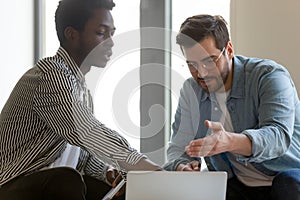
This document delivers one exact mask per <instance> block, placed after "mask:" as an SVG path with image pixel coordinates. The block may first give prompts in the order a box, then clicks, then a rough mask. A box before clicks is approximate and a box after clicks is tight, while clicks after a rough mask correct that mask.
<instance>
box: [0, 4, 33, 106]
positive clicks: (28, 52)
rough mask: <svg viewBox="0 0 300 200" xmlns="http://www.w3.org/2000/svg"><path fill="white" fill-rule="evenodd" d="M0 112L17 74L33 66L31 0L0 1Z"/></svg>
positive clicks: (18, 76) (17, 76)
mask: <svg viewBox="0 0 300 200" xmlns="http://www.w3.org/2000/svg"><path fill="white" fill-rule="evenodd" d="M0 2H1V7H0V23H1V31H0V44H1V49H0V58H1V73H0V111H1V110H2V108H3V106H4V104H5V102H6V100H7V98H8V97H9V94H10V92H11V90H12V89H13V87H14V85H15V84H16V82H17V81H18V79H19V78H20V76H21V75H22V74H23V73H24V72H25V71H26V70H27V69H29V68H31V67H32V65H33V0H9V1H4V0H0Z"/></svg>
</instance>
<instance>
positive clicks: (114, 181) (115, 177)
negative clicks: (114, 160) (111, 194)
mask: <svg viewBox="0 0 300 200" xmlns="http://www.w3.org/2000/svg"><path fill="white" fill-rule="evenodd" d="M106 180H107V181H108V182H109V183H110V184H111V187H113V188H115V187H116V186H117V185H118V183H119V182H120V181H121V180H122V176H121V174H120V173H119V171H118V170H117V169H116V168H114V167H112V166H109V167H108V169H107V170H106ZM125 188H126V187H125V185H123V187H122V188H121V189H120V190H119V191H118V192H117V193H116V195H115V197H119V196H121V195H123V194H125Z"/></svg>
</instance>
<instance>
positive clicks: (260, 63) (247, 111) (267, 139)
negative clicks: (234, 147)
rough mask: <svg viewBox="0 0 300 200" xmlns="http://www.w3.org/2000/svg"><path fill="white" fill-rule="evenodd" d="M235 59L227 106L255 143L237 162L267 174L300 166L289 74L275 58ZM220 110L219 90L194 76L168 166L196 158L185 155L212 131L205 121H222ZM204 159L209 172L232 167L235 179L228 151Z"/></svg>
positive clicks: (298, 123) (238, 128)
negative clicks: (208, 90) (214, 91)
mask: <svg viewBox="0 0 300 200" xmlns="http://www.w3.org/2000/svg"><path fill="white" fill-rule="evenodd" d="M233 62H234V67H233V70H234V73H233V83H232V88H231V91H230V94H229V96H228V97H227V99H226V105H227V109H228V112H229V113H230V116H231V120H232V125H233V128H234V131H235V132H236V133H240V134H246V135H247V136H248V137H249V138H250V140H251V141H252V155H251V156H250V157H245V156H241V155H240V156H238V161H240V162H242V163H244V164H247V162H251V164H252V165H254V167H256V168H257V169H258V170H259V171H261V172H263V173H265V174H266V175H275V174H276V173H277V172H279V171H282V170H285V169H290V168H300V105H299V99H298V96H297V91H296V88H295V85H294V83H293V81H292V80H291V77H290V74H289V73H288V71H287V70H286V69H285V68H284V67H283V66H281V65H279V64H278V63H275V62H274V61H271V60H262V59H258V58H247V57H243V56H235V57H234V58H233ZM221 112H222V111H221V109H220V108H219V106H218V103H217V101H216V99H215V96H214V94H211V95H209V94H207V93H205V92H204V91H203V90H202V89H201V87H200V86H199V85H198V84H197V83H196V82H195V81H194V80H193V79H192V78H190V79H187V80H186V81H185V83H184V85H183V87H182V89H181V92H180V98H179V104H178V107H177V110H176V114H175V121H174V123H173V125H172V130H173V133H172V137H171V141H170V142H169V147H168V149H167V157H168V163H166V164H165V166H164V167H165V169H166V170H175V169H176V167H177V166H178V164H180V163H188V162H190V161H191V160H194V159H195V158H190V157H189V156H187V155H186V154H185V152H184V148H185V146H187V145H188V144H189V142H190V141H191V140H193V139H197V138H203V137H205V136H206V135H207V134H209V130H208V129H207V127H206V126H205V125H204V121H205V120H212V121H218V120H219V118H220V116H221ZM198 159H199V158H198ZM205 161H206V164H207V167H208V169H209V170H218V171H219V170H220V171H227V173H228V177H232V175H233V173H232V170H231V166H230V163H229V161H228V159H227V156H226V152H225V153H222V154H219V155H215V156H210V157H205Z"/></svg>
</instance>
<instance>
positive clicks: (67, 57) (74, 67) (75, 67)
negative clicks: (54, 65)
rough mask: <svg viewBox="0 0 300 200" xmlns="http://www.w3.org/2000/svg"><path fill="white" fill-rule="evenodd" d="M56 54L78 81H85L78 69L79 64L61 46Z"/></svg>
mask: <svg viewBox="0 0 300 200" xmlns="http://www.w3.org/2000/svg"><path fill="white" fill-rule="evenodd" d="M56 56H58V57H60V58H62V59H63V60H64V61H65V63H66V65H67V66H68V68H69V69H70V70H71V71H72V73H73V74H74V75H75V76H76V77H77V78H78V79H79V80H80V81H85V78H84V75H83V74H82V72H81V71H80V69H79V66H78V65H77V64H76V62H75V61H74V59H73V58H72V57H71V56H70V55H69V53H68V52H67V51H66V50H65V49H64V48H63V47H59V49H58V50H57V53H56Z"/></svg>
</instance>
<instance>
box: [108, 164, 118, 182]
mask: <svg viewBox="0 0 300 200" xmlns="http://www.w3.org/2000/svg"><path fill="white" fill-rule="evenodd" d="M118 175H119V171H118V170H117V169H116V168H114V167H113V166H111V165H110V166H108V168H107V170H106V180H107V182H108V183H109V184H111V185H112V183H113V182H114V180H115V179H116V178H117V176H118Z"/></svg>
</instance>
